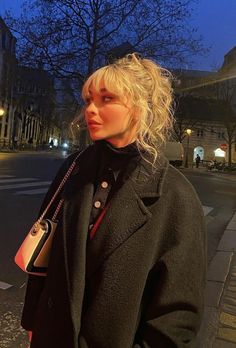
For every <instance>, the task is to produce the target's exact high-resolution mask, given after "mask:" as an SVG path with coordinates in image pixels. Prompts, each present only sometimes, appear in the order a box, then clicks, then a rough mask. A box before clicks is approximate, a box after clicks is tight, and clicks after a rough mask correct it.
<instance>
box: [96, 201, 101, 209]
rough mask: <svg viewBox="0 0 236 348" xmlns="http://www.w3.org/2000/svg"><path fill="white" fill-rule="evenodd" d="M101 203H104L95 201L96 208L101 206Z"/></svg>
mask: <svg viewBox="0 0 236 348" xmlns="http://www.w3.org/2000/svg"><path fill="white" fill-rule="evenodd" d="M101 205H102V203H101V202H100V201H96V202H95V203H94V206H95V208H100V207H101Z"/></svg>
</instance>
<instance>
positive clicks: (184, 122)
mask: <svg viewBox="0 0 236 348" xmlns="http://www.w3.org/2000/svg"><path fill="white" fill-rule="evenodd" d="M175 105H176V112H175V122H174V126H173V133H172V137H173V138H174V140H176V141H178V142H180V143H182V142H183V140H184V138H185V137H186V136H187V132H186V131H187V129H191V130H193V129H194V128H196V127H197V126H198V125H199V117H198V116H199V110H200V109H201V103H200V102H199V99H197V98H195V97H193V96H191V95H185V94H182V95H177V94H176V96H175Z"/></svg>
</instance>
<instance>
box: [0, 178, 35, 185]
mask: <svg viewBox="0 0 236 348" xmlns="http://www.w3.org/2000/svg"><path fill="white" fill-rule="evenodd" d="M35 180H37V179H35V178H20V179H16V178H14V179H3V180H1V177H0V184H5V182H7V183H11V182H24V181H35Z"/></svg>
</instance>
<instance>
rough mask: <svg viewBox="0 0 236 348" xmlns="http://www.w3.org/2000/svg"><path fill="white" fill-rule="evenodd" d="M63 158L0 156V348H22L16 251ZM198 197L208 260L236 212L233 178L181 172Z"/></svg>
mask: <svg viewBox="0 0 236 348" xmlns="http://www.w3.org/2000/svg"><path fill="white" fill-rule="evenodd" d="M64 158H65V155H62V154H61V153H59V152H44V153H43V152H39V153H30V152H29V153H23V152H22V153H0V204H1V210H0V221H1V228H0V231H1V233H0V245H1V250H0V265H1V268H0V315H1V322H0V347H1V348H19V347H22V348H26V347H27V336H26V334H25V332H24V330H22V329H21V328H20V312H21V308H22V304H23V297H24V291H25V282H26V276H25V274H24V273H23V272H22V271H20V270H19V269H18V268H17V267H16V266H15V264H14V261H13V258H14V255H15V252H16V250H17V248H18V246H19V244H20V242H21V241H22V239H23V237H24V235H25V234H26V233H27V231H28V230H29V229H30V227H31V225H32V223H33V222H34V220H35V218H36V216H37V212H38V209H39V207H40V204H41V202H42V199H43V197H44V194H45V192H46V190H47V188H48V187H49V185H50V182H51V180H52V179H53V177H54V175H55V173H56V171H57V169H58V168H59V166H60V165H61V163H62V162H63V159H64ZM181 171H182V172H183V174H184V175H185V176H186V177H187V178H188V179H189V180H190V181H191V183H192V184H193V186H194V187H195V189H196V191H197V192H198V194H199V197H200V200H201V203H202V205H203V208H204V212H205V218H206V223H207V232H208V235H207V236H208V261H210V260H211V259H212V257H213V256H214V253H215V250H216V247H217V244H218V242H219V240H220V238H221V235H222V233H223V231H224V229H225V227H226V225H227V223H228V221H229V220H230V218H231V217H232V215H233V213H234V212H235V211H236V175H235V176H234V175H228V174H224V173H210V172H207V171H206V170H205V169H203V168H199V170H198V169H183V170H181Z"/></svg>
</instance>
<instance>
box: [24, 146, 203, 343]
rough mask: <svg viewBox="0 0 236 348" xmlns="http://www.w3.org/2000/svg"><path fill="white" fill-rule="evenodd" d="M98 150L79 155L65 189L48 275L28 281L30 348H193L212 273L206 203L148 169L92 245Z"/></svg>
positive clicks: (177, 181)
mask: <svg viewBox="0 0 236 348" xmlns="http://www.w3.org/2000/svg"><path fill="white" fill-rule="evenodd" d="M97 151H98V150H97V148H96V146H94V145H92V146H90V147H89V148H88V149H87V150H86V151H85V152H84V153H83V154H82V155H81V156H80V158H79V159H78V161H77V162H78V163H77V165H76V168H75V170H74V171H73V174H72V177H71V179H70V181H69V183H68V185H67V187H66V190H65V193H64V197H65V204H64V209H63V217H62V219H61V220H62V222H61V225H59V228H58V230H57V231H56V232H57V233H56V235H55V238H54V243H53V248H52V252H51V259H50V264H49V270H48V276H47V277H46V278H44V277H37V276H30V277H29V281H28V286H27V292H26V298H25V305H24V309H23V316H22V326H23V327H24V328H25V329H26V330H32V331H33V339H32V344H31V347H32V348H54V347H55V348H131V347H135V348H141V347H143V348H148V347H150V348H171V347H179V348H181V347H183V348H184V347H193V346H194V341H195V336H196V333H197V331H198V329H199V325H200V320H201V315H202V310H203V289H204V278H205V265H206V258H205V256H206V252H205V227H204V222H203V221H204V218H203V212H202V208H201V204H200V202H199V199H198V197H197V195H196V193H195V191H194V189H193V188H192V186H191V184H190V183H189V182H188V181H187V180H186V179H185V177H184V176H183V175H182V174H181V173H180V172H179V171H177V170H176V169H175V168H173V167H172V166H170V165H169V164H168V162H167V161H166V160H165V159H160V160H159V166H158V170H156V171H155V173H153V171H152V168H151V166H150V165H149V164H147V163H146V162H145V161H143V160H142V161H141V162H140V164H139V165H138V166H137V168H136V169H135V170H134V172H133V173H132V174H131V176H130V178H129V179H128V180H126V181H125V183H124V184H123V186H122V187H121V188H120V190H119V192H118V194H116V195H115V196H114V197H113V199H112V204H111V206H110V207H109V210H108V212H107V214H106V215H105V217H104V219H103V221H102V224H101V225H100V227H99V229H98V231H97V233H96V235H95V237H94V239H93V240H91V241H88V238H87V236H88V224H89V215H90V211H91V207H92V198H93V193H94V187H93V184H92V183H93V182H94V176H95V171H96V166H97V164H98V163H97V162H98V160H99V154H98V153H97ZM74 157H75V155H72V156H70V157H69V158H68V159H67V160H66V161H65V163H64V165H63V166H62V168H61V170H60V171H59V173H58V175H57V177H56V178H55V180H54V182H53V184H52V186H51V188H50V190H49V192H48V194H47V196H46V199H45V202H44V206H45V204H46V202H47V201H48V199H49V197H51V196H52V193H53V192H54V190H55V188H56V187H57V186H58V184H59V182H60V180H61V177H62V175H63V174H64V173H65V171H66V169H67V168H68V166H69V165H70V163H71V162H72V160H73V158H74ZM49 215H50V213H49ZM48 217H50V216H48Z"/></svg>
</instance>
